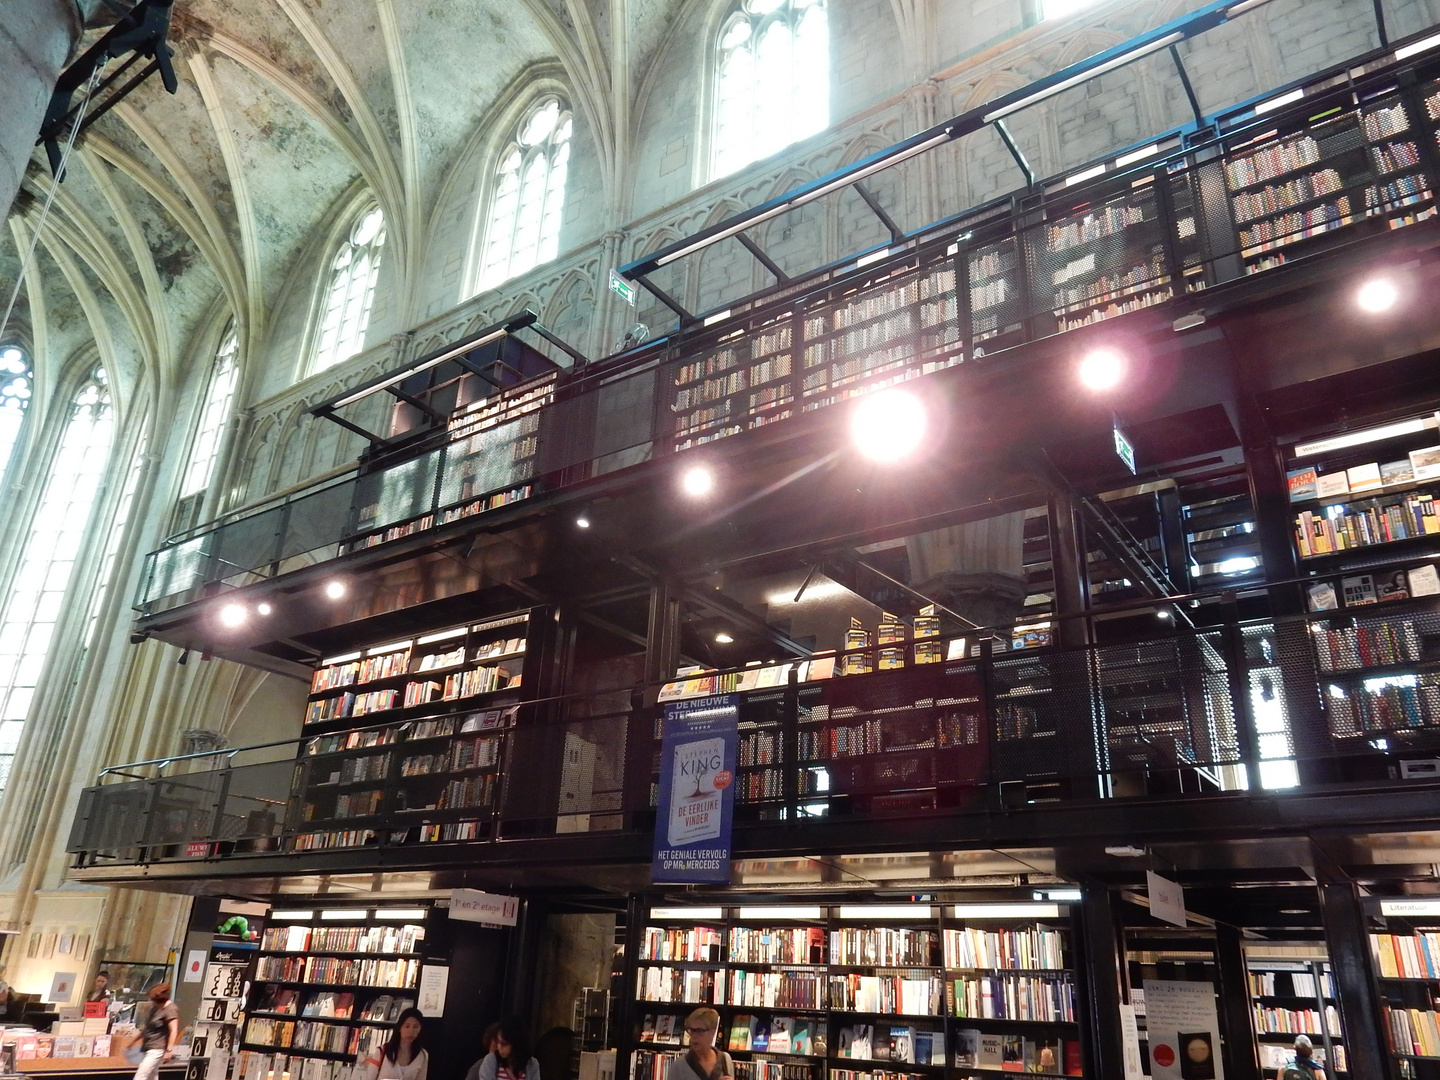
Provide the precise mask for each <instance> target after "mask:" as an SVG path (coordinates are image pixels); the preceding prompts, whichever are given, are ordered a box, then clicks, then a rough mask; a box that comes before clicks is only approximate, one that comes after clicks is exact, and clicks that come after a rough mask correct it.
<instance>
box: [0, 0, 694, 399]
mask: <svg viewBox="0 0 1440 1080" xmlns="http://www.w3.org/2000/svg"><path fill="white" fill-rule="evenodd" d="M684 2H685V0H632V2H627V0H599V2H596V0H509V2H506V3H503V4H500V3H496V2H495V0H247V2H244V3H241V2H232V0H179V2H178V3H177V5H176V11H175V18H174V25H173V31H172V35H171V40H172V45H173V46H174V48H175V50H176V57H175V63H176V70H177V72H178V74H179V76H180V89H179V93H178V94H177V95H175V96H174V97H172V96H170V95H168V94H166V93H164V91H163V89H162V87H161V86H160V83H159V80H158V79H151V80H150V81H149V82H147V83H146V84H145V85H144V86H142V87H141V88H140V89H139V90H138V91H136V92H135V93H134V94H132V95H131V96H130V97H129V98H128V99H127V100H126V101H125V102H124V103H122V104H121V105H119V106H118V107H116V108H115V109H114V110H113V111H112V112H111V113H110V114H108V115H107V116H105V117H103V118H102V119H101V120H100V121H99V122H98V123H97V124H96V125H95V126H94V127H93V128H91V129H90V131H89V132H88V133H87V135H86V136H85V137H84V138H83V139H82V140H81V143H80V145H79V146H78V147H77V150H76V154H75V158H74V159H73V162H72V166H71V169H70V172H69V175H68V177H67V178H66V180H65V182H64V183H63V184H62V185H60V186H59V189H58V191H57V193H56V199H55V206H54V208H53V210H52V212H51V216H50V220H49V222H48V224H47V225H46V227H45V230H44V233H43V235H42V237H41V243H40V245H39V248H38V251H37V255H36V258H35V260H34V262H33V263H32V265H31V267H30V268H29V269H30V273H29V274H28V275H27V280H26V288H25V292H24V294H22V296H21V298H20V302H19V304H18V305H17V309H16V316H15V318H14V319H13V320H12V326H14V327H17V328H19V329H20V331H21V333H22V336H23V335H27V334H28V335H29V336H30V337H31V338H32V339H33V345H34V348H35V352H36V354H37V357H38V358H39V361H40V365H41V371H40V373H39V374H40V376H41V378H42V379H43V378H44V377H45V368H46V367H47V366H48V367H52V368H53V367H57V366H58V365H60V364H62V363H63V362H64V361H66V360H67V359H68V358H69V357H71V356H72V355H74V354H75V353H77V351H81V350H84V349H86V348H87V346H88V344H89V342H90V341H92V340H93V341H94V342H95V345H96V347H97V348H98V350H99V354H100V356H101V358H102V359H103V360H104V361H105V362H106V363H107V364H109V365H110V366H111V367H112V369H113V370H114V373H115V376H116V378H117V381H119V382H121V383H122V384H124V385H128V386H129V387H130V388H131V389H132V392H133V388H134V387H136V386H137V385H138V383H139V382H140V381H144V382H145V383H147V384H148V385H149V386H150V387H151V389H152V390H158V391H160V393H159V394H158V395H157V396H158V399H160V400H163V399H164V398H165V397H166V394H165V393H164V391H166V390H173V388H174V387H175V386H176V385H177V383H178V381H179V379H180V378H181V377H183V372H182V371H181V368H182V365H183V363H184V358H185V357H186V356H187V355H189V354H190V353H191V352H193V350H194V341H193V340H192V338H193V336H194V335H195V334H196V332H197V330H198V329H199V328H201V327H208V326H210V324H211V323H212V322H213V321H214V320H215V319H216V318H219V317H223V314H224V313H225V312H228V311H233V312H235V313H236V315H237V317H238V318H239V321H240V326H241V331H242V335H244V336H245V337H246V338H247V339H248V341H249V342H250V346H251V350H250V351H251V353H252V355H263V352H264V344H265V341H266V336H267V333H268V332H269V331H270V330H271V329H272V327H271V325H270V320H271V319H272V317H273V316H272V313H273V311H274V310H275V308H276V306H277V301H278V299H279V298H280V296H281V295H282V293H283V291H284V290H286V289H289V288H294V287H296V285H295V283H294V282H293V281H290V280H288V279H289V277H290V275H291V274H292V272H293V271H294V269H295V267H296V265H297V260H298V259H299V258H300V257H301V256H302V255H303V254H304V252H305V251H306V249H307V245H309V244H313V243H315V242H317V238H318V237H319V236H320V235H322V234H323V233H324V231H325V227H326V226H327V225H328V224H329V223H330V221H331V219H332V217H333V215H334V213H335V212H336V209H337V206H338V205H339V204H341V203H343V202H344V201H345V200H346V198H347V196H348V195H350V194H352V193H353V192H354V191H355V190H357V188H358V186H359V185H364V186H366V187H368V188H369V189H370V190H371V191H373V192H374V194H375V195H376V197H377V198H378V199H379V201H380V203H381V206H382V208H383V209H384V210H385V212H386V217H387V220H388V221H389V224H390V240H389V241H388V245H391V247H390V250H391V251H393V252H394V256H393V257H396V258H398V259H400V260H402V262H401V263H400V265H402V266H404V267H413V266H414V265H415V260H416V259H417V258H418V247H419V245H420V244H421V243H423V238H424V236H425V235H426V230H427V228H429V226H430V224H431V223H430V222H429V221H428V220H427V214H428V212H429V210H430V208H432V207H433V206H434V205H435V202H436V196H437V193H438V192H439V190H440V189H441V187H442V185H443V184H444V183H445V180H446V177H447V174H448V172H449V170H450V168H451V167H452V166H453V165H454V163H455V162H456V160H457V157H458V156H459V155H460V154H461V153H462V152H463V150H464V149H465V147H466V146H467V145H468V143H469V142H470V141H471V140H472V139H473V138H474V136H475V134H476V132H477V131H478V130H479V129H480V125H481V123H482V120H483V118H484V117H485V116H486V115H487V112H488V111H489V110H491V109H492V108H494V107H496V105H497V103H499V102H501V101H502V100H503V99H504V98H505V96H506V95H507V92H509V91H512V90H514V89H515V88H516V83H517V81H521V80H523V78H524V76H525V75H526V73H527V72H528V71H531V70H533V69H534V68H535V67H536V65H537V64H543V63H545V62H549V63H550V64H551V65H554V64H557V63H558V64H559V65H560V66H561V67H562V68H563V71H564V77H565V81H566V82H567V83H568V84H569V86H570V88H571V92H572V94H573V96H574V99H575V100H574V103H575V108H576V111H577V113H578V115H579V117H580V119H581V121H582V123H583V124H584V125H585V126H586V127H587V128H588V129H589V133H590V137H591V138H592V139H593V140H594V143H595V146H596V151H597V158H598V160H599V163H600V171H601V176H600V177H599V179H600V181H601V183H602V184H603V185H604V186H605V187H606V189H607V192H613V191H614V190H615V189H616V186H617V185H616V184H615V177H616V173H617V170H618V169H619V168H620V166H621V163H622V162H623V161H624V160H625V154H626V147H625V146H624V139H625V138H626V137H627V136H626V135H625V134H624V133H626V132H628V130H629V129H630V118H629V117H628V116H627V115H626V111H627V106H626V105H625V103H626V102H628V101H629V100H630V99H631V96H632V95H631V88H632V87H633V86H635V85H638V84H639V82H640V81H641V80H643V77H644V72H645V69H646V67H647V65H648V64H649V63H651V62H652V59H653V57H654V54H655V52H656V49H657V48H658V46H659V43H660V42H661V40H662V38H663V36H664V33H665V29H666V27H667V26H668V25H669V24H670V21H671V19H672V18H673V17H674V16H675V15H676V13H677V9H678V8H679V6H680V5H681V4H682V3H684ZM617 26H618V27H619V28H620V29H622V30H623V32H620V33H617V32H616V31H617ZM97 33H98V31H97ZM50 187H51V178H50V174H49V170H48V167H46V166H45V164H44V162H43V154H42V153H41V152H39V151H37V152H36V154H35V156H34V159H33V161H32V164H31V167H30V170H29V173H28V175H27V178H26V181H25V183H24V186H23V188H22V192H21V195H20V196H19V198H17V201H16V204H15V207H14V209H13V211H12V214H11V218H10V222H9V228H8V229H7V230H5V231H4V234H3V235H0V284H4V286H5V291H6V293H7V294H8V291H9V285H10V283H11V282H13V281H14V276H15V275H16V274H17V273H19V272H20V271H21V266H20V253H21V252H23V251H24V250H25V249H26V248H28V246H29V240H30V236H31V230H32V226H33V222H34V221H35V220H36V218H37V216H38V213H39V209H40V205H41V203H42V202H43V201H44V199H45V197H46V195H47V193H48V192H49V190H50ZM406 277H407V278H408V277H409V275H406ZM301 287H308V282H307V283H306V284H305V285H303V286H301Z"/></svg>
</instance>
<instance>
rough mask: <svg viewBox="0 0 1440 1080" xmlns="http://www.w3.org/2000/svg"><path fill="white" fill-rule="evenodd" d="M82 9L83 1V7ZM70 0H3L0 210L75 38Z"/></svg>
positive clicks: (6, 207)
mask: <svg viewBox="0 0 1440 1080" xmlns="http://www.w3.org/2000/svg"><path fill="white" fill-rule="evenodd" d="M85 6H86V7H87V8H88V7H89V6H90V5H89V4H87V5H85ZM80 17H81V11H80V10H79V9H78V8H77V6H76V3H75V0H7V3H6V4H5V17H4V18H3V19H0V101H4V102H5V108H4V109H3V110H0V211H3V212H4V213H5V214H6V215H8V214H9V212H10V205H11V203H12V202H13V201H14V199H15V193H16V192H17V191H19V190H20V180H21V178H22V177H23V176H24V175H25V166H26V164H27V163H28V162H29V161H30V151H31V150H32V149H33V147H34V146H35V137H36V136H37V135H38V134H39V133H40V123H41V121H42V120H43V119H44V118H45V109H46V108H47V107H48V106H49V104H50V93H51V91H52V90H54V89H55V80H56V79H57V78H58V77H59V75H60V72H61V70H62V69H63V68H64V67H65V64H66V62H67V61H68V60H69V59H70V52H71V49H72V48H73V47H74V45H75V43H76V42H77V41H78V40H79V38H80V31H81V25H80Z"/></svg>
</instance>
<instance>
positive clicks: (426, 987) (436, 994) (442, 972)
mask: <svg viewBox="0 0 1440 1080" xmlns="http://www.w3.org/2000/svg"><path fill="white" fill-rule="evenodd" d="M449 986H450V969H449V968H448V967H441V966H439V965H435V964H426V965H425V966H424V967H422V968H421V969H420V992H419V994H418V995H417V997H418V1000H417V1001H416V1003H415V1007H416V1008H417V1009H419V1010H420V1011H421V1012H422V1013H424V1014H425V1015H426V1016H444V1015H445V991H446V990H447V989H448V988H449Z"/></svg>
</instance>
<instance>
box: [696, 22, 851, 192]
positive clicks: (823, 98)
mask: <svg viewBox="0 0 1440 1080" xmlns="http://www.w3.org/2000/svg"><path fill="white" fill-rule="evenodd" d="M829 123H830V28H829V25H828V23H827V21H826V13H825V0H742V3H741V4H740V5H739V7H738V8H736V10H735V11H734V12H732V13H731V15H730V17H729V18H728V19H726V20H725V24H724V26H723V27H722V28H721V31H720V42H719V52H718V56H717V66H716V75H715V126H714V141H713V149H712V152H711V158H710V162H711V176H712V177H719V176H726V175H728V174H729V173H732V172H734V171H735V170H736V169H738V168H740V167H741V166H742V165H748V164H749V163H750V162H752V161H757V160H759V159H760V158H763V157H768V156H769V155H771V154H773V153H775V152H776V151H777V150H780V149H781V148H783V147H786V146H789V145H790V144H791V143H793V142H796V141H798V140H800V139H803V138H805V137H807V136H809V135H814V134H815V133H816V132H817V131H823V130H824V129H825V128H826V127H827V126H828V125H829Z"/></svg>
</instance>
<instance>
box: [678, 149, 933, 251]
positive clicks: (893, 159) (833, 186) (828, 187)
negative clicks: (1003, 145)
mask: <svg viewBox="0 0 1440 1080" xmlns="http://www.w3.org/2000/svg"><path fill="white" fill-rule="evenodd" d="M949 141H950V129H949V128H946V129H945V130H944V131H942V132H940V134H938V135H936V136H935V137H934V138H930V139H926V140H925V141H924V142H922V143H918V144H917V145H915V146H912V147H910V149H908V150H906V151H904V152H903V153H899V154H892V155H890V156H889V157H885V158H882V159H881V160H879V161H875V162H872V163H871V164H869V165H867V166H866V167H865V168H863V169H858V170H856V171H855V172H851V173H846V174H845V175H844V176H841V177H837V178H836V179H835V180H832V181H831V182H830V183H828V184H825V185H824V186H823V187H818V188H816V189H815V190H814V191H807V192H805V193H803V194H801V195H797V196H795V198H793V199H790V200H788V201H786V202H783V203H781V204H780V205H779V206H772V207H771V208H770V209H769V210H767V211H765V213H763V214H756V215H755V216H754V217H748V218H746V219H745V220H744V221H740V222H737V223H736V224H734V225H731V226H730V227H729V228H728V229H722V230H721V231H720V232H718V233H715V234H714V235H712V236H707V237H705V238H704V239H703V240H696V241H695V242H694V243H693V244H686V245H685V246H684V247H683V248H681V249H680V250H679V251H672V252H670V254H668V255H662V256H661V257H660V258H658V259H656V260H655V266H656V268H657V269H658V268H659V267H662V266H665V265H667V264H669V263H672V262H674V261H675V260H676V259H683V258H684V257H685V256H686V255H693V254H694V253H695V252H697V251H700V250H702V249H703V248H707V247H709V246H710V245H711V244H718V243H719V242H720V241H721V240H726V239H729V238H730V237H732V236H734V235H735V234H736V233H742V232H744V231H745V230H746V229H751V228H754V227H755V226H756V225H759V224H760V223H762V222H765V221H769V220H770V219H771V218H774V217H779V216H780V215H781V214H785V213H789V212H790V211H791V210H795V209H798V208H799V207H802V206H804V205H805V204H806V203H812V202H814V201H815V200H816V199H820V198H823V197H824V196H826V195H829V194H830V193H831V192H832V191H837V190H839V189H840V188H842V187H849V186H850V185H851V184H853V183H855V182H856V181H857V180H864V179H865V178H866V177H867V176H872V175H874V174H875V173H877V172H881V171H883V170H885V169H888V168H890V167H891V166H892V165H898V164H900V163H901V162H902V161H909V160H910V159H911V158H913V157H915V156H916V155H917V154H923V153H924V152H925V151H926V150H929V149H930V148H931V147H935V146H939V145H940V144H941V143H943V142H949Z"/></svg>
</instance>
